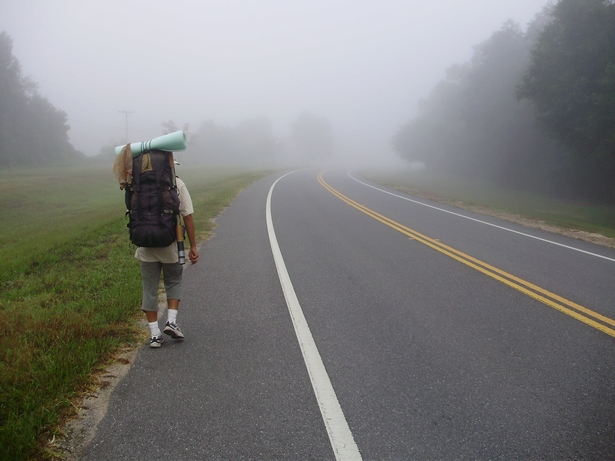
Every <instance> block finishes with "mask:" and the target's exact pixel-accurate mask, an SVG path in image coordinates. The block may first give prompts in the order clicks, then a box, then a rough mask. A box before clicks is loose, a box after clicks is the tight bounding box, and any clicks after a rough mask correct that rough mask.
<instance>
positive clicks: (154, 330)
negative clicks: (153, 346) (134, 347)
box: [149, 322, 162, 338]
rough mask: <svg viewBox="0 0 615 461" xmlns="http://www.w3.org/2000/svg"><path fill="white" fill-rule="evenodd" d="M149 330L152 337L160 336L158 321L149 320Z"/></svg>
mask: <svg viewBox="0 0 615 461" xmlns="http://www.w3.org/2000/svg"><path fill="white" fill-rule="evenodd" d="M149 331H150V333H151V334H152V338H153V337H154V336H160V335H161V334H162V333H160V328H159V327H158V322H150V323H149Z"/></svg>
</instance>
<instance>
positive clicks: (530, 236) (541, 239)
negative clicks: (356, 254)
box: [348, 171, 615, 262]
mask: <svg viewBox="0 0 615 461" xmlns="http://www.w3.org/2000/svg"><path fill="white" fill-rule="evenodd" d="M350 173H351V172H350V171H349V172H348V176H349V177H350V178H351V179H354V180H355V181H356V182H358V183H360V184H363V185H364V186H367V187H371V188H372V189H376V190H377V191H380V192H384V193H385V194H389V195H392V196H393V197H397V198H400V199H402V200H407V201H408V202H412V203H416V204H418V205H423V206H426V207H428V208H433V209H434V210H438V211H442V212H444V213H448V214H452V215H455V216H459V217H460V218H464V219H469V220H470V221H476V222H478V223H481V224H485V225H487V226H491V227H496V228H498V229H501V230H505V231H508V232H512V233H514V234H519V235H522V236H524V237H529V238H533V239H536V240H540V241H541V242H546V243H550V244H552V245H557V246H560V247H563V248H567V249H569V250H573V251H578V252H579V253H585V254H587V255H590V256H595V257H596V258H602V259H606V260H607V261H613V262H615V259H613V258H609V257H607V256H602V255H599V254H597V253H592V252H590V251H585V250H581V249H579V248H575V247H571V246H568V245H564V244H562V243H557V242H554V241H552V240H547V239H543V238H540V237H536V236H535V235H531V234H526V233H524V232H519V231H516V230H513V229H509V228H508V227H503V226H498V225H497V224H492V223H489V222H487V221H481V220H480V219H476V218H470V217H469V216H465V215H462V214H460V213H455V212H453V211H449V210H445V209H443V208H438V207H437V206H433V205H428V204H427V203H423V202H419V201H418V200H412V199H411V198H408V197H403V196H401V195H397V194H394V193H392V192H389V191H386V190H384V189H380V188H378V187H375V186H372V185H371V184H367V183H366V182H363V181H361V180H359V179H357V178H355V177H354V176H352V175H351V174H350Z"/></svg>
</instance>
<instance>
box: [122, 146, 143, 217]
mask: <svg viewBox="0 0 615 461" xmlns="http://www.w3.org/2000/svg"><path fill="white" fill-rule="evenodd" d="M142 168H143V154H139V155H137V156H136V157H135V158H133V159H132V185H131V188H132V190H133V191H134V192H136V193H137V194H138V193H139V192H140V191H141V169H142ZM131 196H132V194H131ZM137 197H138V195H137ZM126 200H127V201H128V195H126ZM129 205H130V204H129ZM128 209H129V210H130V206H128ZM137 216H139V218H142V217H143V208H142V207H141V201H140V200H137Z"/></svg>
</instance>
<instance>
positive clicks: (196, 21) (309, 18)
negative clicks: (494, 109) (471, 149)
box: [0, 0, 547, 158]
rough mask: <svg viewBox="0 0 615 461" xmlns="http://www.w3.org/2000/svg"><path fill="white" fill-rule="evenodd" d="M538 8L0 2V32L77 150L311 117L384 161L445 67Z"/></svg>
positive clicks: (524, 2)
mask: <svg viewBox="0 0 615 461" xmlns="http://www.w3.org/2000/svg"><path fill="white" fill-rule="evenodd" d="M546 2H547V0H302V1H298V0H209V1H207V0H173V1H164V0H88V1H83V0H0V31H2V30H4V31H6V32H7V33H8V34H9V35H10V36H11V38H12V39H13V54H14V55H15V56H16V57H17V59H18V60H19V61H20V63H21V65H22V71H23V74H24V75H26V76H29V77H31V78H32V79H33V80H35V81H36V82H38V83H39V92H40V93H41V94H42V95H43V96H46V97H47V98H48V99H49V101H50V102H51V103H52V104H53V105H54V106H56V107H57V108H59V109H62V110H64V111H65V112H67V114H68V118H69V124H70V126H71V130H70V132H69V134H70V139H71V142H72V143H73V145H74V146H75V147H76V148H77V149H78V150H81V151H83V152H84V153H86V154H87V155H95V154H97V153H98V151H99V149H100V147H101V146H102V145H104V144H107V143H109V142H112V141H115V140H121V141H123V140H124V137H125V115H124V114H122V113H120V111H125V110H128V111H133V113H131V114H130V115H129V118H128V130H129V138H130V141H132V142H135V141H142V140H147V139H150V138H152V137H155V136H158V135H160V134H161V123H162V122H163V121H167V120H174V121H175V123H176V124H177V125H178V126H179V127H181V126H182V125H183V124H184V123H190V124H191V128H192V130H194V131H195V130H196V129H197V128H198V126H199V125H200V123H201V122H202V121H206V120H214V121H215V122H216V123H217V124H220V125H229V126H231V125H234V124H236V123H238V122H240V121H241V120H244V119H246V118H250V117H256V116H267V117H269V118H270V120H271V121H272V122H273V126H274V130H275V134H276V135H277V136H288V135H289V133H290V124H291V122H292V121H293V120H295V119H296V118H297V117H298V115H299V114H300V113H301V112H302V111H304V110H308V111H310V112H312V113H313V114H314V115H316V116H326V117H328V118H329V120H330V121H331V124H332V127H333V131H334V134H335V136H336V142H337V148H338V151H339V152H341V153H343V154H345V155H353V156H354V155H356V156H357V157H359V158H363V157H366V156H372V157H379V158H393V154H392V153H391V149H390V145H389V143H390V138H391V136H392V135H393V134H394V133H395V131H397V129H398V128H399V126H400V125H402V124H403V123H405V122H407V121H408V120H409V119H411V118H412V117H413V116H415V115H416V111H417V104H418V101H419V99H421V98H424V97H426V96H427V95H428V94H429V92H430V90H431V89H432V88H433V87H434V86H435V84H436V83H437V82H438V81H440V80H442V79H443V78H444V75H445V70H446V69H447V68H448V67H450V66H451V65H453V64H455V63H461V62H465V61H467V60H468V59H469V58H470V57H471V55H472V52H473V46H474V45H477V44H479V43H480V42H482V41H484V40H486V39H487V38H489V36H490V35H491V34H492V33H493V32H495V31H496V30H498V29H499V28H500V27H501V25H502V23H504V21H506V20H507V19H513V20H514V21H516V22H518V23H520V24H521V26H522V27H523V28H524V29H525V27H526V26H527V23H528V22H530V21H531V20H532V18H533V17H534V15H535V14H536V13H538V12H539V11H540V10H541V9H542V7H543V6H544V5H545V4H546Z"/></svg>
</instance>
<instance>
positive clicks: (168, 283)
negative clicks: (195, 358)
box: [135, 153, 199, 348]
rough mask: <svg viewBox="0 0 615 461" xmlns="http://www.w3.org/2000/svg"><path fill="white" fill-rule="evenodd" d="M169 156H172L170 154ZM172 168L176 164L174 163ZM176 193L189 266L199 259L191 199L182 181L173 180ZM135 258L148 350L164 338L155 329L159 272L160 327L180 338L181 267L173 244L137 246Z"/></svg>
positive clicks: (158, 329) (156, 346)
mask: <svg viewBox="0 0 615 461" xmlns="http://www.w3.org/2000/svg"><path fill="white" fill-rule="evenodd" d="M170 155H171V156H172V155H173V154H172V153H170ZM175 164H176V165H179V163H177V162H175ZM176 181H177V191H178V193H179V202H180V204H179V212H180V214H181V215H182V217H183V219H184V225H185V226H186V233H187V234H188V239H189V240H190V251H189V252H188V258H189V259H190V262H191V263H192V264H196V263H197V262H198V260H199V252H198V250H197V247H196V241H195V235H194V221H193V220H192V214H193V213H194V209H193V207H192V199H191V198H190V193H189V192H188V189H187V187H186V184H185V183H184V181H182V180H181V179H180V178H178V177H176ZM135 258H137V259H138V260H139V265H140V268H141V282H142V284H143V301H142V304H141V310H142V311H143V312H145V315H146V317H147V322H148V324H149V329H150V343H149V346H150V347H152V348H158V347H160V346H162V343H163V342H164V337H163V336H162V333H161V332H160V328H159V326H158V284H159V282H160V271H161V270H162V274H163V279H164V289H165V292H166V295H167V305H168V318H167V322H166V325H165V327H164V330H163V331H164V333H165V334H167V335H169V336H170V337H171V338H173V339H184V334H183V333H182V331H181V329H180V328H179V326H177V310H178V308H179V301H180V299H181V284H182V274H183V266H182V265H181V264H179V261H178V250H177V242H173V243H172V244H171V245H169V246H167V247H162V248H145V247H137V251H136V252H135Z"/></svg>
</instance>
